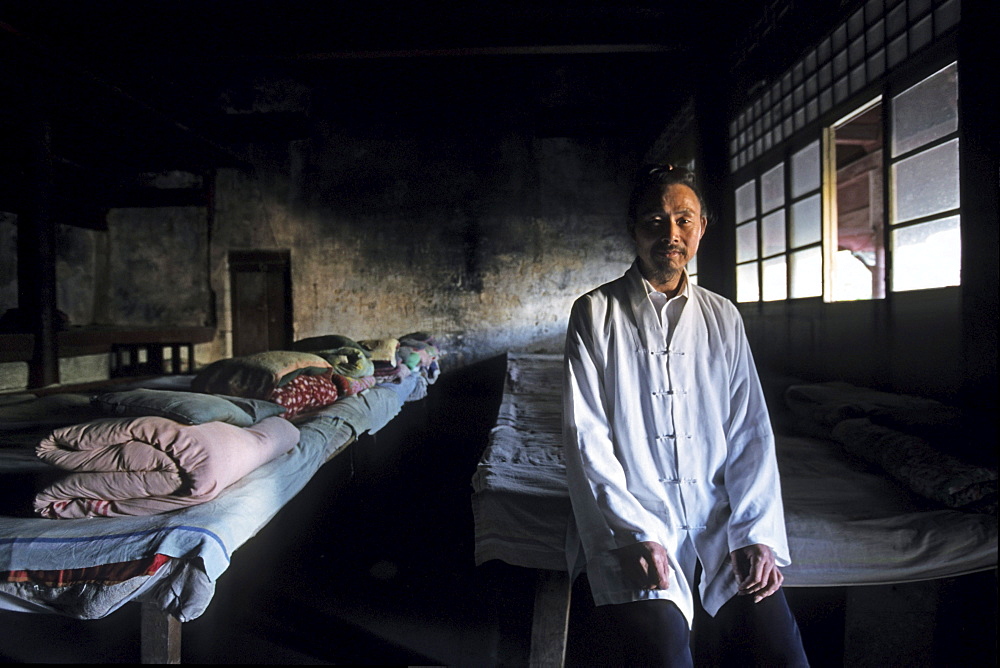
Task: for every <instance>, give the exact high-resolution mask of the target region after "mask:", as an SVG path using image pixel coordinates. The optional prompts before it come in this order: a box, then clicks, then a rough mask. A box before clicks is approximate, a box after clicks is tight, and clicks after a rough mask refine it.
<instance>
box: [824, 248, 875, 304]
mask: <svg viewBox="0 0 1000 668" xmlns="http://www.w3.org/2000/svg"><path fill="white" fill-rule="evenodd" d="M874 280H875V279H874V277H873V276H872V269H871V268H870V267H869V266H868V265H867V264H865V258H864V257H863V256H862V255H861V254H859V253H855V252H852V251H850V250H848V249H846V248H845V249H843V250H838V251H837V252H836V253H834V256H833V299H834V301H848V300H853V299H871V298H872V297H873V296H874V291H873V286H874Z"/></svg>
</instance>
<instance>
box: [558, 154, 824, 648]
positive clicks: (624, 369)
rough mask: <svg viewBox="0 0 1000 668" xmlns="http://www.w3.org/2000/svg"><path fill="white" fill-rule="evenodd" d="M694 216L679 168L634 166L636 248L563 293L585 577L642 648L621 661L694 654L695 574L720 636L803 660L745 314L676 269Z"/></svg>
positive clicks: (693, 234)
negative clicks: (785, 579) (597, 279)
mask: <svg viewBox="0 0 1000 668" xmlns="http://www.w3.org/2000/svg"><path fill="white" fill-rule="evenodd" d="M707 224H708V219H707V217H706V212H705V206H704V202H703V201H702V197H701V195H700V193H699V190H698V187H697V185H696V184H695V181H694V176H693V174H692V173H691V172H689V171H688V170H685V169H681V168H677V167H672V166H669V165H668V166H656V167H651V168H646V169H644V170H643V171H642V172H641V173H640V179H639V181H638V183H637V184H636V187H635V190H634V191H633V194H632V200H631V203H630V206H629V221H628V230H629V234H630V235H631V237H632V239H633V240H634V241H635V245H636V252H637V256H638V257H637V259H636V260H635V262H634V263H633V264H632V266H631V268H630V269H629V270H628V271H627V272H626V273H625V275H624V276H622V277H621V278H619V279H618V280H616V281H612V282H610V283H607V284H605V285H603V286H601V287H599V288H597V289H595V290H593V291H591V292H589V293H588V294H585V295H583V296H582V297H580V298H579V299H578V300H577V301H576V303H575V304H574V305H573V310H572V313H571V315H570V321H569V328H568V331H567V338H566V360H565V386H564V396H563V412H564V425H563V426H564V436H565V449H566V453H565V454H566V470H567V476H568V480H569V489H570V497H571V499H572V502H573V512H574V517H575V520H576V525H577V528H578V530H579V533H580V538H581V540H582V543H583V547H584V554H585V556H586V570H587V578H588V580H589V583H590V586H591V589H592V591H593V595H594V601H595V603H597V605H599V606H607V607H606V608H601V610H602V611H606V612H607V614H608V615H609V616H610V618H611V620H612V623H613V624H615V630H614V633H615V634H616V637H618V638H620V639H621V647H622V649H623V652H624V651H628V652H631V651H632V649H635V650H636V651H638V652H639V654H638V655H637V656H635V657H630V656H629V655H627V654H626V655H623V656H622V657H621V658H622V659H623V660H624V661H626V662H634V661H637V660H638V659H643V660H648V661H653V662H656V663H661V664H665V665H692V656H691V652H690V649H689V641H690V630H691V625H692V621H693V619H694V610H695V588H696V587H697V590H698V594H699V598H700V601H701V604H702V606H703V607H704V609H705V611H706V612H707V613H708V614H709V615H711V616H713V617H715V621H714V624H716V625H717V626H718V629H717V630H718V631H719V633H720V634H721V637H723V638H728V639H730V640H733V641H737V642H734V643H731V644H732V646H733V647H737V646H738V645H740V644H748V645H749V649H750V650H751V651H752V653H753V655H754V658H755V660H756V661H757V662H758V663H759V664H761V665H771V666H774V665H808V664H807V661H806V658H805V654H804V652H803V651H802V644H801V639H800V637H799V632H798V627H797V626H796V624H795V619H794V617H792V615H791V613H790V612H789V610H788V606H787V604H786V602H785V600H784V594H783V593H782V592H781V590H780V587H781V582H782V575H781V572H780V570H779V568H780V567H781V566H786V565H788V564H789V563H790V560H789V555H788V544H787V538H786V535H785V524H784V514H783V509H782V504H781V493H780V488H779V480H778V469H777V464H776V461H775V455H774V436H773V433H772V431H771V426H770V422H769V418H768V414H767V408H766V407H765V404H764V398H763V393H762V391H761V387H760V381H759V380H758V377H757V372H756V369H755V368H754V364H753V359H752V357H751V354H750V348H749V346H748V344H747V340H746V336H745V333H744V330H743V323H742V320H741V319H740V317H739V313H738V312H737V310H736V308H735V307H734V306H733V304H732V303H731V302H729V301H728V300H726V299H724V298H722V297H720V296H719V295H716V294H714V293H712V292H709V291H708V290H705V289H703V288H700V287H698V286H696V285H692V284H691V283H690V282H689V281H688V277H687V272H686V269H685V267H686V266H687V264H688V262H689V261H690V260H691V258H692V257H694V255H695V253H696V252H697V251H698V244H699V242H700V241H701V238H702V236H703V235H704V234H705V229H706V226H707ZM699 579H700V582H698V580H699ZM748 639H750V640H751V641H750V642H749V643H748V642H746V641H748ZM730 649H731V648H729V647H727V649H726V650H725V653H726V656H730V655H732V654H733V652H735V651H736V650H733V652H730V651H729V650H730ZM737 649H738V647H737ZM745 649H746V648H745ZM730 658H731V659H732V661H734V662H737V663H740V664H741V665H747V663H748V661H749V659H748V658H746V657H739V656H735V655H733V656H731V657H730ZM629 659H631V661H629Z"/></svg>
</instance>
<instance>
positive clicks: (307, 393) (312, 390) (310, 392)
mask: <svg viewBox="0 0 1000 668" xmlns="http://www.w3.org/2000/svg"><path fill="white" fill-rule="evenodd" d="M270 400H271V401H273V402H274V403H276V404H280V405H282V406H284V407H285V409H286V410H285V417H286V418H288V419H291V418H293V417H295V416H296V415H298V414H299V413H302V412H304V411H309V410H312V409H314V408H322V407H323V406H329V405H330V404H332V403H333V402H335V401H336V400H337V386H336V385H335V384H334V382H333V380H331V379H330V377H329V376H307V375H300V376H298V377H297V378H294V379H293V380H292V381H291V382H289V383H286V384H285V385H283V386H281V387H279V388H276V389H275V390H274V392H272V393H271V398H270Z"/></svg>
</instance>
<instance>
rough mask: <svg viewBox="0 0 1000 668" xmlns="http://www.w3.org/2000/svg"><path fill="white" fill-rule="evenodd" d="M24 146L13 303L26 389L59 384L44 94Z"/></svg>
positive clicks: (36, 101)
mask: <svg viewBox="0 0 1000 668" xmlns="http://www.w3.org/2000/svg"><path fill="white" fill-rule="evenodd" d="M25 113H26V118H25V119H24V125H25V129H26V133H25V137H24V142H25V143H24V145H23V147H22V153H21V157H22V161H23V164H24V174H25V178H24V190H25V203H26V205H25V207H24V209H23V211H21V212H20V215H18V217H17V304H18V308H19V309H21V312H22V313H23V314H25V316H26V318H27V319H28V321H29V323H30V328H31V333H32V334H33V335H34V343H35V346H34V351H33V354H32V357H31V360H30V361H29V363H28V387H43V386H45V385H52V384H54V383H58V382H59V354H58V347H57V345H58V344H57V342H56V323H55V318H56V237H55V223H54V222H53V219H52V201H53V199H54V198H55V190H56V188H55V170H54V167H53V160H52V125H51V122H50V121H49V104H48V99H47V94H46V92H45V91H42V90H40V89H38V88H36V89H34V90H32V91H31V100H30V104H28V105H27V107H26V109H25Z"/></svg>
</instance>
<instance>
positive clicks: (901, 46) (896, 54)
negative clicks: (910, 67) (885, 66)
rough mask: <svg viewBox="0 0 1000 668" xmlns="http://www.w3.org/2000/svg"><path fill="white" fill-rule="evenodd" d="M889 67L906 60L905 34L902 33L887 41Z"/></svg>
mask: <svg viewBox="0 0 1000 668" xmlns="http://www.w3.org/2000/svg"><path fill="white" fill-rule="evenodd" d="M887 52H888V54H889V67H895V66H896V65H899V64H900V63H901V62H903V61H904V60H906V34H905V33H904V34H902V35H900V36H899V37H897V38H896V39H894V40H892V41H891V42H889V48H888V49H887Z"/></svg>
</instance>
